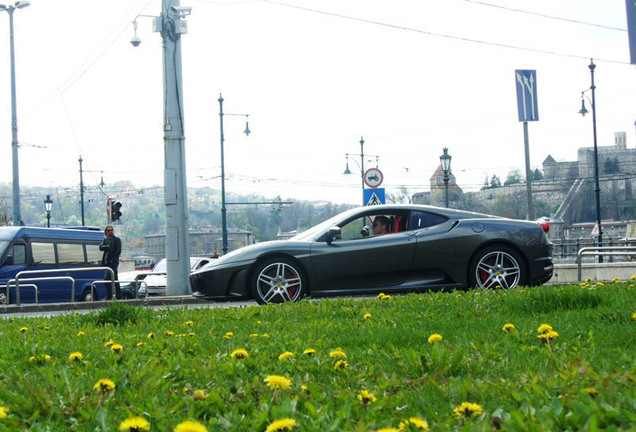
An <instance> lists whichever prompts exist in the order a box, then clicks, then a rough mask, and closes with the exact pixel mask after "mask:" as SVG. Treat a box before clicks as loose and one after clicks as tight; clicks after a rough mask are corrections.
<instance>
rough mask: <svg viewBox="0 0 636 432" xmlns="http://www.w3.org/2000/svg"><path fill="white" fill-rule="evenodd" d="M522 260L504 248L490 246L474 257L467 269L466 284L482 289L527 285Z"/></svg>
mask: <svg viewBox="0 0 636 432" xmlns="http://www.w3.org/2000/svg"><path fill="white" fill-rule="evenodd" d="M527 279H528V274H527V271H526V266H525V264H524V262H523V259H522V258H521V256H519V254H518V253H517V252H515V251H514V250H512V249H510V248H509V247H506V246H491V247H487V248H485V249H482V250H481V251H479V252H478V253H477V255H475V257H474V258H473V259H472V261H471V263H470V265H469V267H468V283H469V286H471V287H480V288H483V289H491V288H496V289H510V288H515V287H517V286H519V285H525V284H526V283H527Z"/></svg>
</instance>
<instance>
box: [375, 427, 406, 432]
mask: <svg viewBox="0 0 636 432" xmlns="http://www.w3.org/2000/svg"><path fill="white" fill-rule="evenodd" d="M375 432H400V430H399V429H396V428H382V429H378V430H377V431H375Z"/></svg>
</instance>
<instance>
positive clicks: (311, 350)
mask: <svg viewBox="0 0 636 432" xmlns="http://www.w3.org/2000/svg"><path fill="white" fill-rule="evenodd" d="M303 354H304V355H307V356H312V355H314V354H316V350H315V349H313V348H307V349H306V350H305V351H303Z"/></svg>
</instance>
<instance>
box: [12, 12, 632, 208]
mask: <svg viewBox="0 0 636 432" xmlns="http://www.w3.org/2000/svg"><path fill="white" fill-rule="evenodd" d="M0 3H4V4H7V0H0ZM11 3H13V1H11ZM181 5H182V6H191V7H192V14H191V15H190V16H189V17H188V18H187V21H188V34H186V35H183V36H182V50H183V84H184V112H185V135H186V157H187V166H186V167H187V184H188V186H189V187H204V186H209V187H213V188H220V178H219V176H220V147H219V115H218V113H219V104H218V101H217V99H218V97H219V94H220V93H222V94H223V97H224V99H225V102H224V111H225V112H227V113H238V114H249V115H250V117H249V119H250V129H251V130H252V134H251V135H250V136H249V137H245V135H243V133H242V132H243V130H244V127H245V124H244V123H245V122H244V118H242V117H230V116H228V117H226V118H225V120H226V121H225V135H226V141H225V143H226V147H225V168H226V175H227V182H226V187H227V190H228V191H229V192H241V193H247V192H250V191H253V192H255V193H259V194H262V195H264V196H266V197H271V198H273V197H275V196H277V195H281V196H282V197H283V198H284V199H286V198H292V199H312V200H313V199H324V200H331V201H335V202H347V203H352V204H358V203H360V201H361V194H362V193H361V186H360V168H359V167H358V163H359V157H358V156H352V158H351V159H350V162H349V167H350V168H351V170H352V171H354V172H355V173H356V174H355V175H351V176H344V175H343V174H342V173H343V171H344V168H345V153H350V154H353V155H357V154H359V153H360V144H359V141H360V138H361V137H364V141H365V147H364V151H365V154H368V155H373V156H371V157H370V158H371V159H372V162H370V161H368V160H367V161H365V165H366V167H369V166H375V160H376V158H375V156H376V155H377V156H379V168H380V170H382V172H383V173H384V178H385V180H384V184H383V186H385V187H386V189H387V193H391V192H393V191H395V190H396V189H397V188H399V187H400V186H407V187H408V189H409V191H410V192H411V193H414V192H419V191H425V190H428V189H429V178H430V177H431V175H432V173H433V172H434V171H435V169H436V168H437V166H438V165H439V156H440V155H441V154H442V149H443V148H444V147H448V149H449V153H450V154H451V156H452V157H453V159H452V165H451V168H452V171H453V173H454V174H455V176H456V178H457V182H458V184H459V185H460V186H461V187H462V188H464V190H477V189H479V187H480V186H481V185H483V183H484V180H485V178H486V176H488V177H491V176H492V175H493V174H496V175H498V176H499V177H500V178H502V180H503V179H505V176H506V174H507V173H508V172H509V171H510V170H511V169H514V168H518V169H519V170H521V171H522V172H523V171H524V170H525V168H524V163H525V162H524V147H523V127H522V123H520V122H519V121H518V118H517V108H516V90H515V76H514V71H515V69H535V70H536V71H537V85H538V103H539V121H538V122H531V123H530V124H529V135H530V156H531V164H532V167H533V168H537V167H538V168H540V167H541V164H542V162H543V161H544V160H545V158H546V157H547V156H548V155H551V156H552V157H553V158H554V159H556V160H558V161H565V160H575V159H576V156H577V149H578V148H579V147H591V146H592V145H593V141H592V136H593V135H592V118H591V115H590V116H586V117H585V118H582V117H581V116H580V115H579V114H577V111H578V110H579V109H580V105H581V91H583V90H586V89H588V88H589V87H590V73H589V69H588V64H589V63H590V58H594V62H595V63H596V64H597V68H596V76H595V78H596V86H597V89H596V90H597V91H596V97H597V104H596V105H597V119H598V140H599V145H600V146H606V145H613V142H614V133H615V132H619V131H624V132H627V145H628V148H634V147H635V146H636V131H635V126H634V122H635V120H636V67H635V66H634V65H630V64H629V51H628V38H627V32H626V27H627V23H626V17H625V0H604V1H598V0H559V1H554V0H532V1H528V0H505V1H504V0H485V1H470V0H392V1H386V0H385V1H379V0H321V1H318V0H303V1H301V0H280V1H273V0H272V1H268V0H251V1H250V0H182V1H181ZM160 9H161V2H160V1H159V0H109V1H101V0H90V1H87V0H67V1H65V2H62V3H60V2H52V1H48V0H32V1H31V5H30V6H29V7H27V8H24V9H20V10H17V11H16V12H15V14H14V22H15V48H16V71H17V99H18V128H19V142H20V144H21V147H20V156H19V161H20V163H19V166H20V183H21V185H37V186H46V187H50V188H51V191H52V193H53V191H54V190H55V189H56V188H58V187H68V186H75V187H77V185H78V184H79V163H78V158H79V156H80V155H81V156H82V158H83V161H84V163H83V168H84V170H86V172H85V174H84V182H85V184H86V185H87V186H90V187H95V186H97V184H98V183H99V182H100V180H101V177H102V176H103V180H104V182H105V183H106V187H105V191H106V193H109V194H111V195H116V194H117V193H118V192H119V191H118V190H117V189H116V188H113V187H112V184H113V183H114V182H116V181H119V180H130V181H131V182H132V183H133V184H135V185H136V186H137V187H139V188H143V187H150V186H153V185H162V182H163V166H164V161H163V159H164V154H163V135H162V114H163V105H162V104H163V96H162V58H161V37H160V36H159V34H158V33H153V31H152V19H151V18H147V17H139V18H138V29H137V34H138V36H139V38H140V39H141V40H142V43H141V45H140V46H139V47H137V48H133V47H132V45H131V44H130V39H131V37H132V36H133V27H132V21H133V19H134V18H135V16H137V15H139V14H142V15H157V14H158V13H159V12H160ZM9 58H10V56H9V17H8V14H6V13H0V65H1V66H2V67H0V148H3V149H4V150H2V156H1V157H0V161H1V162H0V163H1V165H0V168H1V169H0V182H2V183H10V182H11V179H12V164H11V160H12V159H11V158H12V157H11V105H10V69H9ZM588 109H591V108H590V106H589V103H588ZM3 199H4V200H5V202H6V203H7V204H10V202H11V199H10V197H3Z"/></svg>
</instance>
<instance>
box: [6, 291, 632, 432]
mask: <svg viewBox="0 0 636 432" xmlns="http://www.w3.org/2000/svg"><path fill="white" fill-rule="evenodd" d="M635 312H636V291H635V288H634V281H628V282H618V283H612V284H608V285H601V284H598V285H591V286H585V287H582V286H579V285H573V286H562V287H551V286H543V287H537V288H526V289H516V290H511V291H477V290H475V291H469V292H452V293H448V292H447V293H428V294H418V295H415V294H412V295H405V296H393V297H391V298H389V299H385V300H381V299H367V300H348V299H330V300H323V301H319V302H309V301H302V302H300V303H296V304H284V305H272V306H260V307H248V308H214V309H208V308H203V309H186V308H183V309H165V310H151V309H141V308H135V307H132V306H129V305H126V304H123V303H121V302H120V303H116V304H114V305H112V306H111V307H109V308H108V309H106V310H103V311H101V312H93V313H90V314H85V315H77V314H70V315H64V316H57V317H51V318H12V319H7V320H3V321H2V323H1V326H0V406H2V407H6V408H7V409H8V416H7V417H6V418H2V419H0V431H5V430H6V431H20V430H24V431H26V430H28V431H34V432H39V431H42V432H44V431H115V430H118V429H119V426H120V424H121V423H122V422H123V421H124V420H126V419H128V418H130V417H133V416H142V417H144V418H145V419H146V420H148V421H149V422H150V424H151V429H150V430H152V431H172V430H174V429H175V427H176V426H177V425H179V424H180V423H181V422H183V421H185V420H194V421H197V422H198V423H200V424H201V425H203V426H204V427H205V428H206V429H207V430H208V431H257V432H262V431H265V430H266V429H268V427H269V430H270V431H271V430H273V429H272V428H271V427H270V425H271V423H272V422H273V421H275V420H279V419H284V418H288V419H293V420H294V421H295V422H296V426H295V427H293V431H294V432H299V431H315V432H318V431H320V432H328V431H334V432H335V431H350V432H367V431H378V430H382V429H387V430H389V431H391V430H393V429H398V428H399V425H400V423H401V422H403V421H404V420H405V419H408V418H410V417H418V418H419V419H422V420H425V421H426V422H428V424H429V426H430V430H432V431H438V430H439V431H445V430H449V431H469V430H470V431H493V430H498V429H501V430H506V431H574V430H577V431H578V430H585V431H597V430H608V431H613V430H616V431H628V430H636V361H635V353H636V320H635V319H634V315H633V314H634V313H635ZM365 314H369V315H370V316H367V317H365ZM506 323H511V324H513V325H514V327H515V328H514V329H513V330H512V331H510V332H505V331H503V329H502V328H503V326H504V324H506ZM544 323H547V324H550V325H551V326H552V327H553V329H554V330H555V331H556V332H557V333H558V337H556V338H555V339H553V340H552V341H550V342H543V341H542V339H540V338H539V337H538V330H537V329H538V327H539V326H540V325H541V324H544ZM228 332H231V333H232V334H233V336H232V337H230V336H229V335H227V333H228ZM150 333H153V334H154V338H149V337H148V335H149V334H150ZM432 334H439V335H441V336H442V337H443V340H442V341H441V342H438V343H435V344H431V343H429V342H428V338H429V336H431V335H432ZM110 342H112V343H114V344H120V345H121V346H122V347H123V351H122V352H121V353H119V354H117V353H115V352H113V350H112V346H110ZM239 348H243V349H245V350H246V351H247V352H248V354H249V357H247V358H246V359H243V360H238V359H236V358H233V357H232V353H233V352H234V351H235V350H237V349H239ZM308 348H313V349H315V350H316V353H315V354H314V355H312V356H309V355H305V354H303V352H304V350H306V349H308ZM336 348H341V349H342V351H343V352H344V353H346V358H332V357H330V353H331V352H332V351H333V350H335V349H336ZM286 351H290V352H292V353H293V354H294V356H293V357H291V358H287V359H284V360H279V356H280V355H281V354H282V353H284V352H286ZM73 352H79V353H81V355H82V359H81V360H80V361H72V360H70V359H69V355H70V354H71V353H73ZM45 356H48V358H49V359H47V358H45ZM336 360H345V361H346V362H347V367H346V368H334V365H335V362H336ZM270 375H280V376H284V377H287V378H288V379H290V380H291V387H290V388H289V389H281V390H272V389H271V388H269V387H268V385H267V384H266V383H265V382H264V381H263V380H264V379H265V378H266V377H268V376H270ZM100 379H110V380H112V381H113V382H114V383H115V385H116V388H115V389H114V390H111V391H105V392H100V391H97V390H95V389H94V388H93V387H94V385H95V384H96V383H97V381H98V380H100ZM198 390H202V391H203V393H204V395H205V396H207V397H205V398H199V397H198V396H199V395H200V394H201V392H198ZM363 390H366V391H368V392H369V393H371V394H372V395H373V396H374V397H375V398H376V400H371V401H370V402H369V403H367V404H364V403H363V402H361V400H360V399H359V398H358V396H359V395H360V394H361V392H362V391H363ZM463 402H470V403H473V404H477V405H478V406H479V407H481V408H482V410H483V412H482V413H481V414H476V415H473V416H470V417H460V418H458V417H457V416H456V415H455V414H454V412H453V410H454V408H455V407H457V406H459V405H460V404H462V403H463ZM0 414H1V411H0ZM0 417H1V415H0ZM130 430H135V429H130ZM140 430H141V429H140ZM191 430H193V431H195V430H197V431H198V430H204V429H191ZM279 430H289V429H279ZM407 430H417V429H416V428H414V427H412V428H411V429H407Z"/></svg>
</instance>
